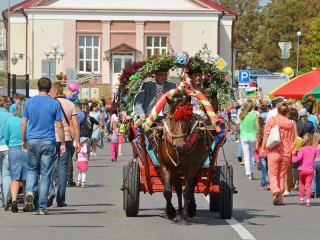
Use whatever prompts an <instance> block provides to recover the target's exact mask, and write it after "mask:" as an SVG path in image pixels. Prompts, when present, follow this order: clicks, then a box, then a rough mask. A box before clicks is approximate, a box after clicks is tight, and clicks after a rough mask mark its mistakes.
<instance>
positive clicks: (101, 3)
mask: <svg viewBox="0 0 320 240" xmlns="http://www.w3.org/2000/svg"><path fill="white" fill-rule="evenodd" d="M93 2H94V4H93ZM137 2H139V7H137ZM37 5H39V8H40V7H43V8H45V7H50V8H56V9H59V8H77V9H81V8H85V9H90V8H91V9H93V8H100V9H103V8H106V9H121V8H123V9H134V10H146V9H148V10H159V9H161V10H177V11H179V10H201V9H202V10H204V9H206V8H207V9H206V10H210V9H214V10H217V11H220V12H225V13H226V14H229V15H237V14H236V12H234V11H232V10H230V9H227V8H225V7H223V6H221V5H219V4H217V3H215V2H213V0H174V1H172V0H137V1H132V0H108V1H105V0H92V1H87V0H77V3H76V4H75V1H74V0H58V1H49V0H42V1H41V0H25V1H23V2H21V3H18V4H16V5H14V6H11V10H12V11H18V10H20V9H28V8H30V9H32V8H33V7H34V6H37ZM123 6H127V7H123ZM204 7H205V8H204ZM7 11H8V8H7V9H5V10H4V11H3V12H7Z"/></svg>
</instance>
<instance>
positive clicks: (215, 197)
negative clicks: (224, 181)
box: [209, 166, 221, 212]
mask: <svg viewBox="0 0 320 240" xmlns="http://www.w3.org/2000/svg"><path fill="white" fill-rule="evenodd" d="M220 171H221V167H220V166H216V176H215V177H214V178H212V184H213V185H220ZM209 210H210V212H219V193H210V201H209Z"/></svg>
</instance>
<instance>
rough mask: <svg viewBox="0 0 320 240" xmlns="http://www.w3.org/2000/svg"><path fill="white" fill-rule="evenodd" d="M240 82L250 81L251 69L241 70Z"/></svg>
mask: <svg viewBox="0 0 320 240" xmlns="http://www.w3.org/2000/svg"><path fill="white" fill-rule="evenodd" d="M238 82H239V83H248V82H250V71H239V75H238Z"/></svg>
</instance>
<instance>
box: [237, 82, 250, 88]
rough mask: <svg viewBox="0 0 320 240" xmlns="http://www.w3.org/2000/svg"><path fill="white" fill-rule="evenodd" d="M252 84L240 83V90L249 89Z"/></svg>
mask: <svg viewBox="0 0 320 240" xmlns="http://www.w3.org/2000/svg"><path fill="white" fill-rule="evenodd" d="M249 87H250V84H249V83H240V82H239V83H238V88H249Z"/></svg>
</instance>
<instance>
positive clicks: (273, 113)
mask: <svg viewBox="0 0 320 240" xmlns="http://www.w3.org/2000/svg"><path fill="white" fill-rule="evenodd" d="M280 99H281V98H277V99H274V100H272V102H271V104H272V110H270V111H269V112H268V115H267V119H266V122H267V121H268V120H269V119H270V118H273V117H276V116H277V115H278V108H277V105H278V102H279V100H280ZM281 100H282V99H281Z"/></svg>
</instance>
